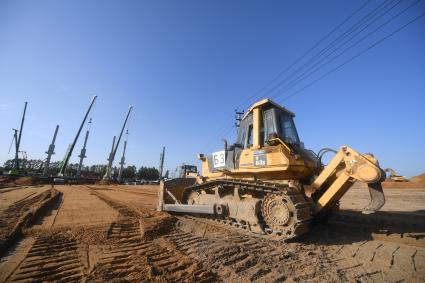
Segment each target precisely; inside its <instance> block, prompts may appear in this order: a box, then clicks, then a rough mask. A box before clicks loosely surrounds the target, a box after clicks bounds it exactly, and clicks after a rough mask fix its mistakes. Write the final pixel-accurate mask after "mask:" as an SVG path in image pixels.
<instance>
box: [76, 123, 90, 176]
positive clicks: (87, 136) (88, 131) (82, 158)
mask: <svg viewBox="0 0 425 283" xmlns="http://www.w3.org/2000/svg"><path fill="white" fill-rule="evenodd" d="M90 128H91V118H90V120H89V127H88V129H87V131H86V137H85V138H84V145H83V148H82V149H81V152H80V155H78V157H79V158H80V162H79V163H78V168H77V177H80V176H81V167H82V166H83V160H84V158H86V157H87V156H86V146H87V140H88V138H89V133H90Z"/></svg>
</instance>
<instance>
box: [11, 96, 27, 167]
mask: <svg viewBox="0 0 425 283" xmlns="http://www.w3.org/2000/svg"><path fill="white" fill-rule="evenodd" d="M27 105H28V102H26V101H25V104H24V113H23V114H22V120H21V127H20V129H19V131H18V130H17V129H12V130H13V131H14V133H13V139H14V141H15V168H14V170H15V171H14V172H12V174H19V147H20V145H21V138H22V130H23V128H24V121H25V114H26V112H27ZM12 143H13V141H12Z"/></svg>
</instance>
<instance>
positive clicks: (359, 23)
mask: <svg viewBox="0 0 425 283" xmlns="http://www.w3.org/2000/svg"><path fill="white" fill-rule="evenodd" d="M401 1H403V0H399V1H398V2H397V3H396V4H395V5H394V6H393V7H391V8H390V10H391V9H392V8H394V7H395V6H396V5H398V4H399V3H400V2H401ZM392 2H394V1H390V0H385V1H383V2H382V3H381V4H379V5H378V6H377V7H376V8H374V9H373V10H372V11H370V12H369V13H368V14H367V15H365V16H363V17H362V18H361V19H360V20H359V21H357V22H356V23H355V24H353V25H352V26H351V27H349V28H348V29H347V30H346V31H345V32H343V33H342V34H340V35H339V36H338V37H337V38H335V39H334V40H333V41H331V42H330V43H329V44H328V45H327V46H326V47H324V48H323V49H322V50H321V51H319V53H317V54H315V55H313V57H311V58H310V59H309V60H308V61H307V62H305V63H304V64H303V65H302V66H300V67H299V68H298V69H296V70H295V71H294V72H292V73H291V74H289V75H288V76H287V77H285V78H284V79H283V80H282V81H280V82H279V83H278V84H276V85H275V86H274V87H273V88H271V89H270V90H269V91H267V92H266V93H264V94H263V96H262V97H265V96H267V95H268V94H270V93H272V92H273V91H275V90H277V89H278V88H279V87H280V86H282V85H283V84H284V83H286V82H287V81H288V80H289V79H290V78H292V77H293V76H295V75H296V74H297V73H299V72H301V71H302V70H303V69H306V68H308V67H309V66H311V65H312V64H314V62H315V61H317V60H319V59H320V58H321V57H322V56H323V54H325V53H326V52H327V51H328V50H330V49H332V48H334V47H335V45H337V46H338V45H339V44H338V41H339V42H340V41H341V40H343V39H345V38H346V37H347V36H350V35H351V34H352V33H353V32H355V31H356V30H358V28H360V27H361V26H362V25H363V24H365V23H367V22H368V21H369V20H370V19H373V17H375V16H376V15H377V14H378V18H375V21H376V20H377V19H379V18H381V17H382V16H383V15H385V14H386V13H388V12H389V11H390V10H387V11H384V12H383V14H381V15H379V13H380V12H381V11H383V10H385V9H386V8H387V6H388V5H389V4H391V3H392ZM372 23H373V22H372ZM370 25H371V23H369V24H367V25H366V27H365V28H367V27H369V26H370ZM365 28H364V29H365ZM364 29H363V30H364ZM357 35H358V34H356V35H355V36H357ZM355 36H352V37H351V38H350V39H349V40H348V41H350V40H352V39H353V38H355ZM340 47H341V46H339V47H337V48H335V50H334V51H336V50H338V48H340Z"/></svg>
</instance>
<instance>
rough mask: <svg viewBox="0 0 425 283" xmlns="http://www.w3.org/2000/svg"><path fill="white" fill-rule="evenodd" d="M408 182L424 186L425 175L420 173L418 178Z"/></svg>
mask: <svg viewBox="0 0 425 283" xmlns="http://www.w3.org/2000/svg"><path fill="white" fill-rule="evenodd" d="M410 182H414V183H424V184H425V173H422V174H420V175H418V176H415V177H412V178H411V179H410Z"/></svg>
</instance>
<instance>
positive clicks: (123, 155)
mask: <svg viewBox="0 0 425 283" xmlns="http://www.w3.org/2000/svg"><path fill="white" fill-rule="evenodd" d="M127 139H128V129H127V132H126V133H125V141H124V150H123V151H122V156H121V162H120V170H119V171H118V183H121V181H122V171H123V169H124V164H125V149H126V148H127Z"/></svg>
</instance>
